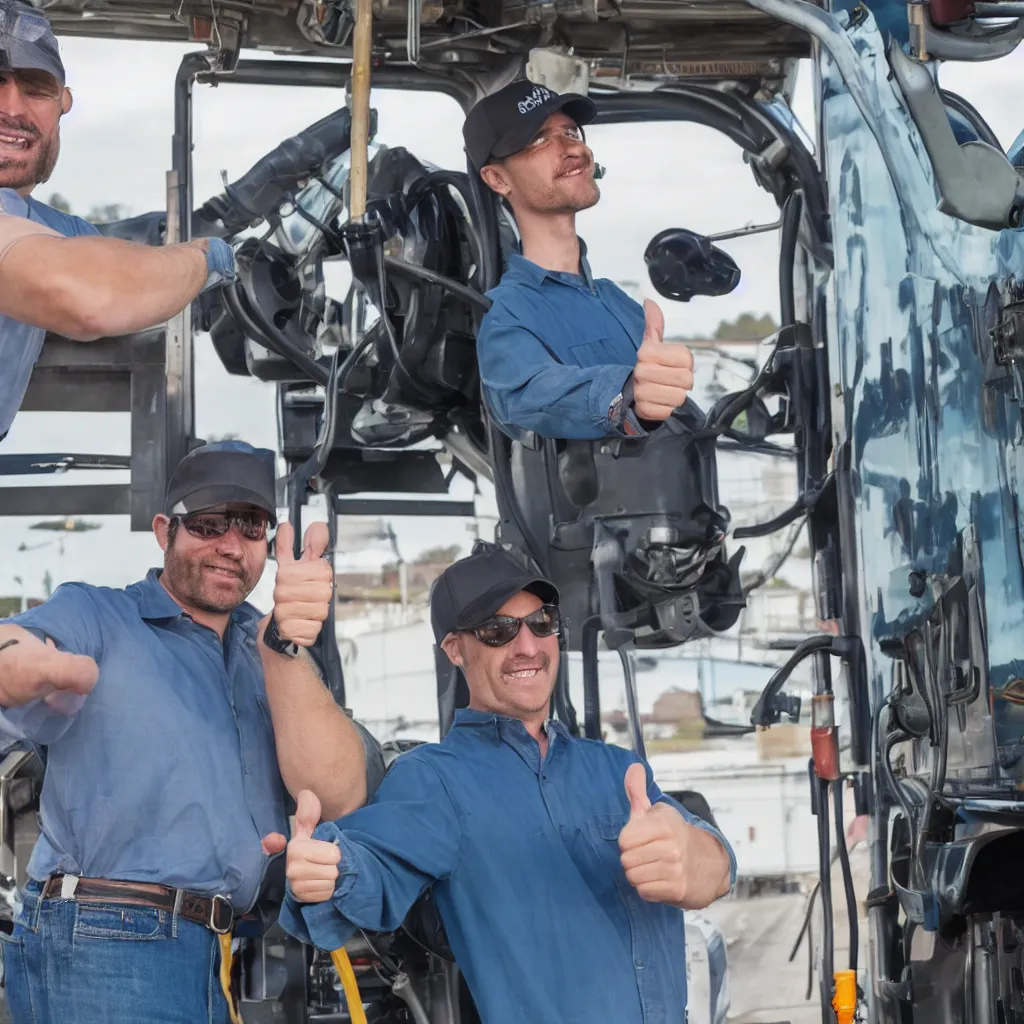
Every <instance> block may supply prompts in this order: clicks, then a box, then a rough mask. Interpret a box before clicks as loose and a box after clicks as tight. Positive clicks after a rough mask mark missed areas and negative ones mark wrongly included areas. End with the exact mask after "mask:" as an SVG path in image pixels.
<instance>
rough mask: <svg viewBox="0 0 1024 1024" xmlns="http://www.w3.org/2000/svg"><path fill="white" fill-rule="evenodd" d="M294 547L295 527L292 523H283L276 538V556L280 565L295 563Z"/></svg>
mask: <svg viewBox="0 0 1024 1024" xmlns="http://www.w3.org/2000/svg"><path fill="white" fill-rule="evenodd" d="M294 545H295V527H294V526H292V524H291V523H281V525H280V526H279V527H278V528H277V536H276V537H275V538H274V554H275V555H276V556H277V564H278V565H283V564H284V563H285V562H294V561H295V550H294Z"/></svg>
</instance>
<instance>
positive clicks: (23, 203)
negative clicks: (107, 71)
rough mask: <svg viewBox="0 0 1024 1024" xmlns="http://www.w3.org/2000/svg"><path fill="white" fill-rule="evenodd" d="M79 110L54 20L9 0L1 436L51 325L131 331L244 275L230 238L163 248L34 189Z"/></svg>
mask: <svg viewBox="0 0 1024 1024" xmlns="http://www.w3.org/2000/svg"><path fill="white" fill-rule="evenodd" d="M70 109H71V92H70V90H69V89H67V88H66V87H65V84H64V66H63V64H62V63H61V58H60V52H59V51H58V48H57V40H56V39H55V38H54V35H53V32H52V30H51V28H50V23H49V22H48V21H47V19H46V17H45V16H44V15H43V14H42V13H41V12H40V11H37V10H36V9H35V8H34V7H31V6H29V5H28V4H25V3H21V2H20V0H0V441H2V440H3V438H4V436H5V435H6V434H7V432H8V431H9V430H10V427H11V424H12V422H13V421H14V417H15V415H16V414H17V411H18V407H19V406H20V405H21V401H22V399H23V398H24V396H25V390H26V388H27V387H28V382H29V378H30V377H31V375H32V368H33V366H34V365H35V363H36V360H37V359H38V358H39V353H40V352H41V351H42V347H43V340H44V338H45V336H46V332H47V331H53V332H55V333H56V334H60V335H63V336H64V337H67V338H71V339H74V340H77V341H93V340H95V339H96V338H102V337H110V336H114V335H120V334H130V333H132V332H133V331H138V330H142V329H143V328H146V327H151V326H153V325H154V324H158V323H162V322H163V321H165V320H168V319H170V318H171V317H172V316H174V315H175V314H177V313H179V312H180V311H181V310H182V309H184V308H185V307H186V306H187V305H188V304H189V303H190V302H191V301H192V300H193V299H194V298H195V297H196V296H197V295H198V294H199V293H200V292H201V291H205V290H206V289H208V288H213V287H216V286H220V285H223V284H225V283H226V282H228V281H232V280H234V276H235V260H234V254H233V253H232V251H231V248H230V246H228V245H227V243H226V242H224V241H223V240H222V239H200V240H197V241H194V242H186V243H184V244H182V245H168V246H162V247H154V246H148V245H138V244H136V243H134V242H126V241H122V240H121V239H117V238H102V237H100V236H99V233H98V232H97V230H96V228H95V227H93V225H92V224H89V223H88V222H87V221H84V220H82V219H81V218H79V217H72V216H69V215H68V214H65V213H61V212H60V211H59V210H54V209H53V208H52V207H49V206H46V205H45V204H43V203H40V202H39V201H38V200H36V199H33V198H32V196H31V192H32V190H33V189H34V188H35V187H36V186H37V185H40V184H42V183H43V182H45V181H47V180H48V179H49V177H50V174H51V173H52V172H53V168H54V165H55V164H56V162H57V154H58V153H59V151H60V119H61V117H62V116H63V115H64V114H66V113H67V112H68V111H69V110H70Z"/></svg>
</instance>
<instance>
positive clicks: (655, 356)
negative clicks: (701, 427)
mask: <svg viewBox="0 0 1024 1024" xmlns="http://www.w3.org/2000/svg"><path fill="white" fill-rule="evenodd" d="M664 335H665V317H664V316H663V315H662V312H661V309H660V307H659V306H658V304H657V303H656V302H652V301H651V300H650V299H645V300H644V337H643V341H642V342H641V344H640V349H639V351H638V352H637V354H636V366H635V367H634V368H633V408H634V409H635V410H636V414H637V416H639V417H640V419H642V420H654V421H657V422H660V421H661V420H667V419H668V418H669V416H671V415H672V411H673V409H676V408H677V407H678V406H680V405H682V404H683V402H685V401H686V396H687V394H688V393H689V392H690V391H691V390H693V353H692V352H691V351H690V350H689V349H688V348H687V347H686V346H685V345H679V344H676V343H670V344H668V345H666V344H665V340H664Z"/></svg>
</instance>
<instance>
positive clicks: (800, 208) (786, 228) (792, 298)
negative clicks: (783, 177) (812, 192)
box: [779, 189, 804, 327]
mask: <svg viewBox="0 0 1024 1024" xmlns="http://www.w3.org/2000/svg"><path fill="white" fill-rule="evenodd" d="M803 212H804V194H803V192H801V191H800V190H799V189H797V190H796V191H794V192H790V194H789V195H788V196H787V197H786V201H785V203H783V205H782V232H781V234H780V237H779V318H780V320H781V323H780V325H779V326H780V327H790V326H792V325H793V324H795V323H796V289H795V288H794V284H793V278H794V268H793V264H794V261H795V260H796V246H797V242H798V240H799V238H800V218H801V217H802V216H803Z"/></svg>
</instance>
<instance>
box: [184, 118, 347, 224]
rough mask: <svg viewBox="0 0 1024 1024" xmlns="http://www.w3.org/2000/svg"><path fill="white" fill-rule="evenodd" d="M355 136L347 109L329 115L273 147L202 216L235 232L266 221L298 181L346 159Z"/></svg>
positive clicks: (207, 205)
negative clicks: (327, 163) (329, 163)
mask: <svg viewBox="0 0 1024 1024" xmlns="http://www.w3.org/2000/svg"><path fill="white" fill-rule="evenodd" d="M351 133H352V116H351V114H350V113H349V110H348V108H347V107H342V108H341V109H340V110H336V111H335V112H334V113H332V114H328V115H327V116H326V117H323V118H321V119H320V120H319V121H317V122H316V123H315V124H311V125H310V126H309V127H308V128H304V129H303V130H302V131H301V132H299V133H298V135H293V136H292V137H291V138H289V139H285V140H284V141H283V142H281V143H279V144H278V145H277V146H275V147H274V149H272V150H271V151H270V152H269V153H267V155H266V156H264V157H261V158H260V159H259V160H257V161H256V163H255V164H253V165H252V167H250V168H249V170H248V171H246V172H245V174H243V175H242V176H241V177H240V178H239V179H238V180H237V181H234V182H232V183H231V184H230V185H226V186H225V188H224V195H222V196H217V197H215V198H213V199H211V200H209V201H208V202H207V203H205V204H204V205H203V206H202V207H201V208H200V210H199V211H198V212H199V214H200V215H201V216H202V217H204V218H206V219H212V218H213V217H218V218H220V219H221V220H222V221H223V222H224V223H225V225H227V226H230V227H233V228H234V229H235V230H241V229H242V228H244V227H245V226H246V225H248V224H250V223H252V222H253V221H256V220H262V219H263V218H265V217H267V216H268V215H269V214H270V213H272V212H273V211H274V210H276V209H277V207H278V206H279V205H280V203H281V201H282V200H283V199H284V197H285V195H286V194H288V193H290V192H292V191H294V189H295V188H296V187H297V186H298V184H299V182H300V181H302V180H303V179H305V178H309V177H312V176H313V175H314V174H315V173H316V172H317V171H318V170H319V168H320V167H322V166H323V164H324V163H325V161H327V160H329V159H332V158H334V157H336V156H339V155H340V154H342V153H344V152H345V150H347V149H348V148H349V145H350V138H351Z"/></svg>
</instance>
